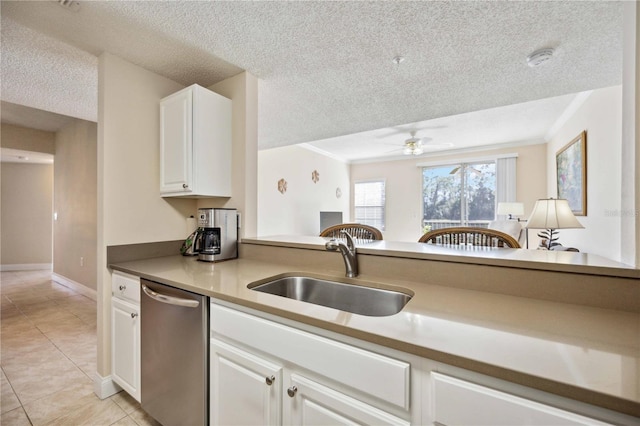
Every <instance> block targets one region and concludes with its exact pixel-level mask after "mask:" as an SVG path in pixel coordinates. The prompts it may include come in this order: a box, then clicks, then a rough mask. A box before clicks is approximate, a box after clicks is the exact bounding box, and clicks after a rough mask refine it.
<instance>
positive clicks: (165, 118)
mask: <svg viewBox="0 0 640 426" xmlns="http://www.w3.org/2000/svg"><path fill="white" fill-rule="evenodd" d="M192 150H193V91H192V90H182V91H180V92H178V93H176V94H174V95H172V96H169V97H167V98H165V99H163V100H162V102H161V103H160V192H161V193H163V194H165V193H171V192H191V191H192V186H193V154H192V153H193V151H192Z"/></svg>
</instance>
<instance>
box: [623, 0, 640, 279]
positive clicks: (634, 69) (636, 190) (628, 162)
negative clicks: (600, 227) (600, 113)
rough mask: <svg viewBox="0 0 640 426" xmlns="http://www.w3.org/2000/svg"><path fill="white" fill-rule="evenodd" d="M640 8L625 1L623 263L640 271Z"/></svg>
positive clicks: (634, 3) (633, 3)
mask: <svg viewBox="0 0 640 426" xmlns="http://www.w3.org/2000/svg"><path fill="white" fill-rule="evenodd" d="M638 22H640V7H638V4H637V3H636V2H631V1H629V2H624V20H623V29H622V30H623V45H622V47H623V52H622V86H623V88H624V90H623V91H622V114H623V115H622V125H623V127H622V154H621V159H622V162H621V163H622V167H621V175H622V177H621V184H622V189H621V198H622V200H621V213H622V214H621V218H620V225H621V232H620V233H621V235H622V239H621V241H620V254H621V256H620V257H621V261H622V262H623V263H626V264H628V265H634V266H635V267H636V268H640V183H639V182H640V28H638Z"/></svg>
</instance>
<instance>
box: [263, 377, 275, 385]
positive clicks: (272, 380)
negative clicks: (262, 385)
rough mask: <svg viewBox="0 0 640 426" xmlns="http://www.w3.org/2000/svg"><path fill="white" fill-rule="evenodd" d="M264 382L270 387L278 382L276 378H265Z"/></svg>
mask: <svg viewBox="0 0 640 426" xmlns="http://www.w3.org/2000/svg"><path fill="white" fill-rule="evenodd" d="M264 381H265V382H267V384H268V385H269V386H271V385H272V384H273V382H275V381H276V376H269V377H265V379H264Z"/></svg>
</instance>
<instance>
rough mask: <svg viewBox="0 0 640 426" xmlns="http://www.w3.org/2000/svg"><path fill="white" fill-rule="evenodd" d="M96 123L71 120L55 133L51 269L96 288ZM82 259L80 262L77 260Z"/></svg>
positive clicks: (60, 274)
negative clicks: (54, 216)
mask: <svg viewBox="0 0 640 426" xmlns="http://www.w3.org/2000/svg"><path fill="white" fill-rule="evenodd" d="M97 132H98V130H97V126H96V123H93V122H90V121H84V120H76V119H74V120H72V121H71V122H70V123H69V124H67V125H66V126H64V127H63V128H62V129H60V130H59V131H58V132H57V133H56V144H55V145H56V154H55V166H54V211H55V212H56V214H57V220H56V221H55V222H54V227H53V232H54V236H53V243H54V247H53V272H55V273H56V274H57V275H59V276H62V277H64V278H67V279H70V280H72V281H74V282H76V283H79V284H82V285H84V286H86V287H89V288H90V289H92V290H96V288H97V285H96V275H97V267H96V255H97V250H96V245H97V244H96V241H97V237H96V234H97V231H98V229H97V228H98V227H97V223H96V222H97V212H96V208H97V204H96V195H97V172H96V163H97V154H96V149H97ZM80 258H82V261H81V260H80Z"/></svg>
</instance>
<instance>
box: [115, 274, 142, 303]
mask: <svg viewBox="0 0 640 426" xmlns="http://www.w3.org/2000/svg"><path fill="white" fill-rule="evenodd" d="M111 292H112V293H113V295H114V296H115V297H119V298H121V299H126V300H130V301H132V302H135V303H140V277H136V276H135V275H131V274H127V273H124V272H120V271H113V274H112V275H111Z"/></svg>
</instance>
